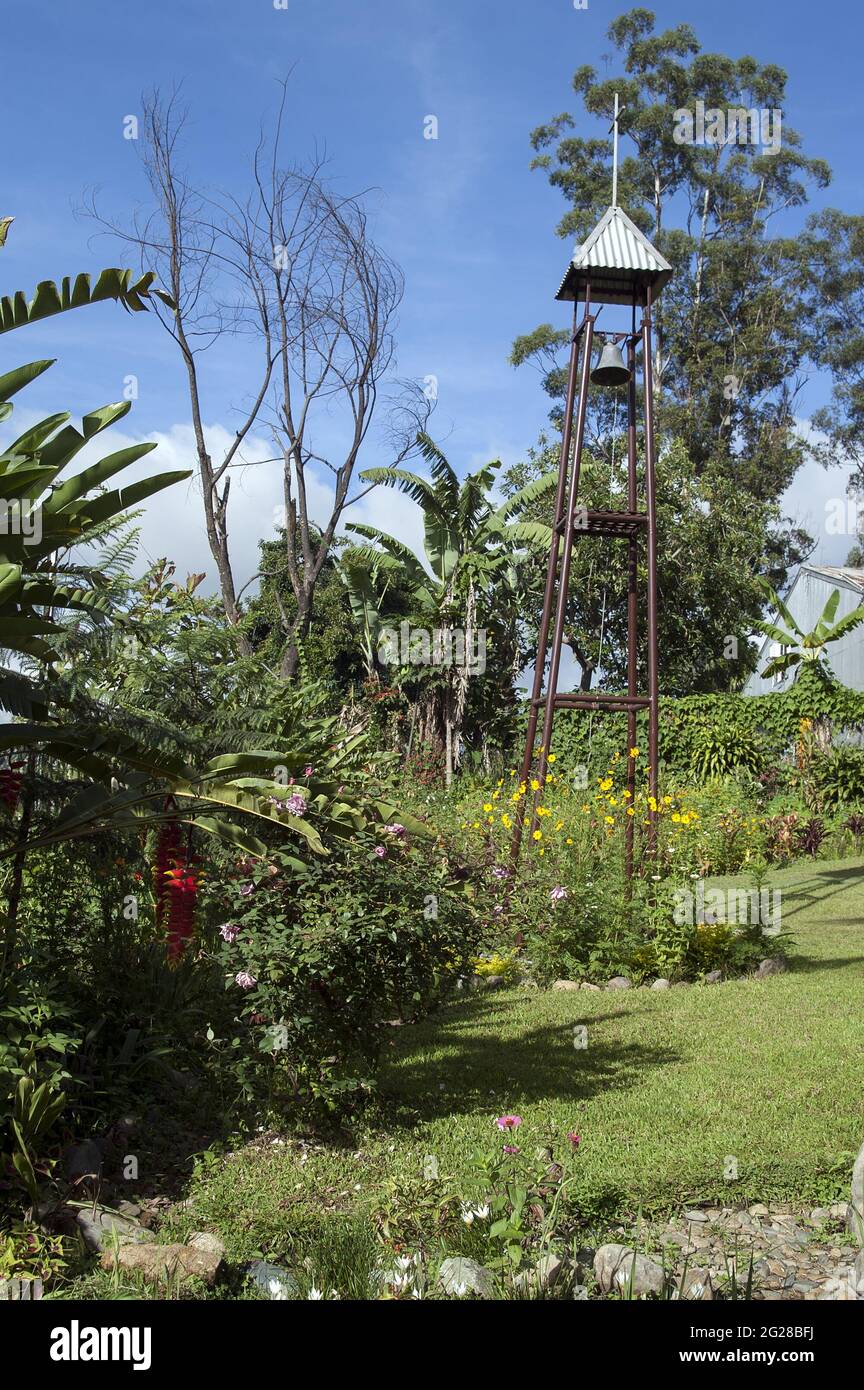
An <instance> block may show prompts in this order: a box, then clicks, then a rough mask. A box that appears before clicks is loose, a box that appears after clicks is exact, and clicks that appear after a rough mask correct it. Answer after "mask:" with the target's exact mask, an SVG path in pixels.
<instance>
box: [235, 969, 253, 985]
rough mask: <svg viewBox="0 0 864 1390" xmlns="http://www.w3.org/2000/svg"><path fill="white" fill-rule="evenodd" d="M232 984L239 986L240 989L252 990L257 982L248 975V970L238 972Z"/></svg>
mask: <svg viewBox="0 0 864 1390" xmlns="http://www.w3.org/2000/svg"><path fill="white" fill-rule="evenodd" d="M234 983H235V985H239V986H240V988H241V989H252V987H253V986H254V985H257V983H258V981H257V980H256V979H255V976H254V975H250V974H249V971H248V970H240V971H239V972H238V973H237V974H236V975H235V976H234Z"/></svg>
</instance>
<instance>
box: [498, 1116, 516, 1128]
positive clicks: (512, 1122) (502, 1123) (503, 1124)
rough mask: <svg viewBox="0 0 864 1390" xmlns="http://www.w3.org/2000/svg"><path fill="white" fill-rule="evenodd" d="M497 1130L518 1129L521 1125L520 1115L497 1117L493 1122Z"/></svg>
mask: <svg viewBox="0 0 864 1390" xmlns="http://www.w3.org/2000/svg"><path fill="white" fill-rule="evenodd" d="M495 1123H496V1125H497V1126H498V1128H499V1129H518V1128H519V1126H520V1125H521V1123H522V1116H521V1115H499V1116H498V1119H497V1120H496V1121H495Z"/></svg>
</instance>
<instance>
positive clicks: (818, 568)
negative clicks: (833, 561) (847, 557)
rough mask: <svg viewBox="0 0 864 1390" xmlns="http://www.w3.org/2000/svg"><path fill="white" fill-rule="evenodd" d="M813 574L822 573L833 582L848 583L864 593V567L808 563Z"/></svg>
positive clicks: (807, 567)
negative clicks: (854, 567)
mask: <svg viewBox="0 0 864 1390" xmlns="http://www.w3.org/2000/svg"><path fill="white" fill-rule="evenodd" d="M805 568H806V569H808V570H810V572H811V574H821V575H823V576H824V578H825V579H830V580H831V582H832V583H838V582H839V583H841V584H848V585H849V586H850V588H852V589H860V590H861V592H862V593H864V569H850V567H849V566H848V565H807V566H805Z"/></svg>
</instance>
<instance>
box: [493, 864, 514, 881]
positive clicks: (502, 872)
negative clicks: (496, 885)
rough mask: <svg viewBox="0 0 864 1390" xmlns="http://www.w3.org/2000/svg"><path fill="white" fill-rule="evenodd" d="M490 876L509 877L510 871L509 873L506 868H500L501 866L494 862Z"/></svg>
mask: <svg viewBox="0 0 864 1390" xmlns="http://www.w3.org/2000/svg"><path fill="white" fill-rule="evenodd" d="M492 877H493V878H509V877H510V873H509V870H507V869H502V867H501V865H500V864H496V865H495V868H494V869H493V870H492Z"/></svg>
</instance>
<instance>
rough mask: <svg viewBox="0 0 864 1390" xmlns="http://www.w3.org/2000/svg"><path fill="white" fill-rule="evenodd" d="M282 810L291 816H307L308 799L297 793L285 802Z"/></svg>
mask: <svg viewBox="0 0 864 1390" xmlns="http://www.w3.org/2000/svg"><path fill="white" fill-rule="evenodd" d="M282 809H283V810H284V811H287V812H288V814H289V816H305V814H306V798H305V796H301V795H300V793H299V792H295V793H294V795H293V796H289V798H288V800H287V801H283V803H282Z"/></svg>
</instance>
